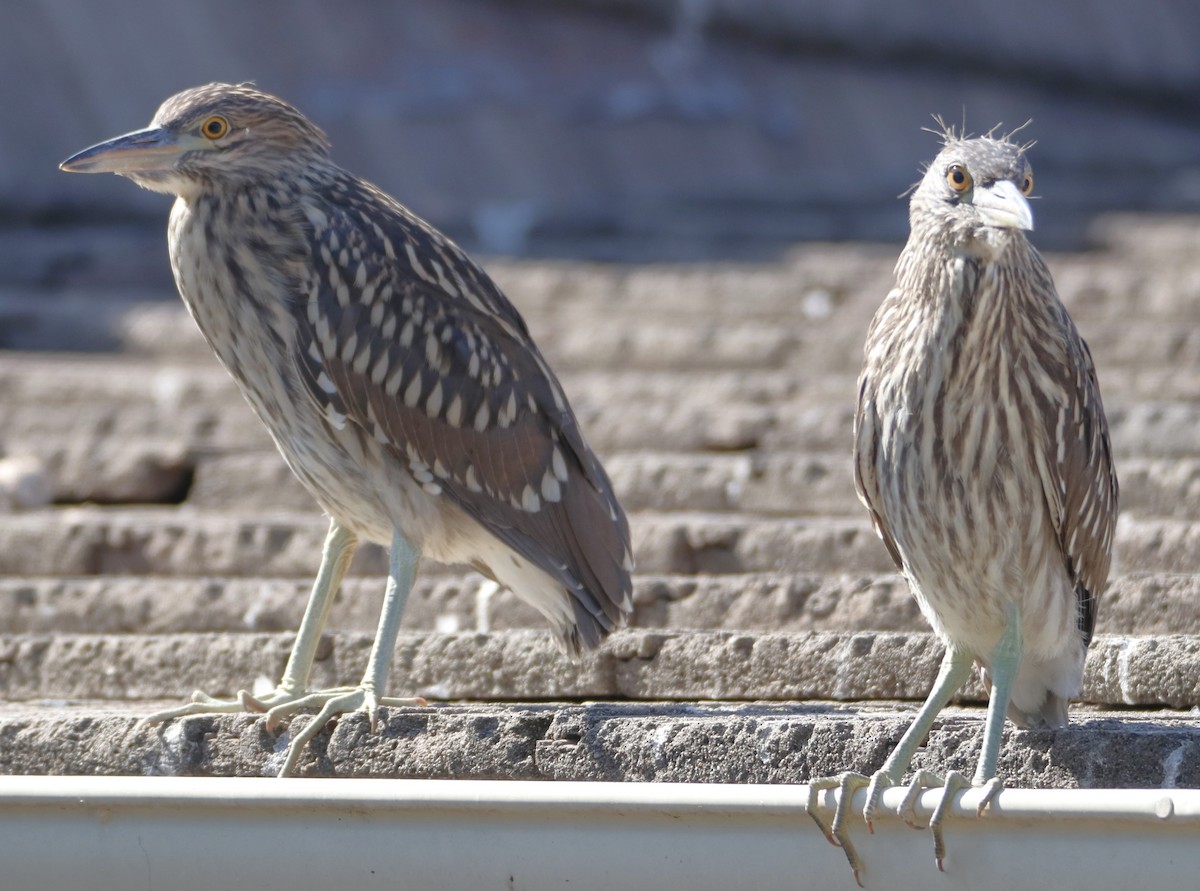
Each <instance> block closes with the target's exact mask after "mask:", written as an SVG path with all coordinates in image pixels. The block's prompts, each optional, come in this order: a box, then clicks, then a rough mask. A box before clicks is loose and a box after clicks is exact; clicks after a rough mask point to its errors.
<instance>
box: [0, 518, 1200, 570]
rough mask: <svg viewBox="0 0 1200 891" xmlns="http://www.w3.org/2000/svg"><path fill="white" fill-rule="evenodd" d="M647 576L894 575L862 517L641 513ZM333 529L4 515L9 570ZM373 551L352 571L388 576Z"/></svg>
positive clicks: (200, 550) (251, 565)
mask: <svg viewBox="0 0 1200 891" xmlns="http://www.w3.org/2000/svg"><path fill="white" fill-rule="evenodd" d="M630 525H631V527H632V531H633V543H634V555H635V558H636V560H637V565H638V569H639V571H640V572H643V573H655V574H671V573H687V574H696V573H717V574H727V573H748V572H780V573H797V572H815V573H839V572H846V571H852V572H867V573H884V572H889V571H891V570H893V569H894V566H893V564H892V562H891V559H890V558H889V557H888V555H887V552H886V550H885V549H884V548H883V546H882V545H881V544H880V542H879V539H878V536H876V534H875V532H874V531H873V530H872V529H871V526H870V523H869V522H868V521H867V520H866V519H865V518H864V517H858V518H854V519H849V518H846V519H839V518H827V519H816V518H811V519H808V518H799V519H790V518H778V517H756V516H753V515H748V514H723V513H695V514H689V513H683V512H678V511H676V512H672V513H666V514H659V513H653V514H650V513H642V514H634V515H632V516H631V518H630ZM327 527H328V522H327V520H325V519H324V518H322V517H321V516H320V515H319V513H317V512H315V511H314V512H312V513H308V514H295V513H267V514H261V515H257V514H256V515H252V516H250V515H241V516H237V515H235V516H234V517H227V516H224V515H222V514H217V513H210V512H203V511H191V510H187V509H185V510H177V509H166V508H136V509H135V508H121V509H115V508H113V509H105V508H96V507H72V508H67V509H55V510H42V511H32V512H28V513H22V514H9V515H0V540H2V541H4V542H5V543H6V546H5V548H4V549H0V573H3V574H8V575H89V574H98V573H99V574H146V575H165V576H189V575H196V574H199V573H204V574H212V575H235V576H249V575H253V576H261V575H264V574H265V575H280V576H287V575H298V576H303V577H309V576H310V575H311V574H312V573H314V572H315V571H316V564H317V561H318V558H319V555H320V548H321V543H322V541H323V540H324V535H325V532H326V530H327ZM1115 547H1116V552H1117V569H1118V571H1121V572H1135V571H1136V572H1171V573H1181V572H1196V571H1200V522H1197V521H1193V520H1190V519H1189V520H1173V519H1157V518H1154V519H1145V520H1139V519H1135V518H1132V517H1122V518H1121V521H1120V523H1119V524H1118V527H1117V540H1116V545H1115ZM385 566H386V561H385V559H384V557H383V553H382V550H381V549H380V548H378V547H376V546H373V545H364V546H363V547H361V548H360V554H359V556H358V557H356V560H355V563H354V567H353V568H352V572H355V573H371V574H373V575H382V574H383V573H384V572H385V571H386V570H385Z"/></svg>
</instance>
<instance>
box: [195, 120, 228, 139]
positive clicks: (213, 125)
mask: <svg viewBox="0 0 1200 891" xmlns="http://www.w3.org/2000/svg"><path fill="white" fill-rule="evenodd" d="M200 132H201V133H203V134H204V135H205V136H207V137H208V138H209V139H220V138H221V137H222V136H224V135H225V134H226V133H228V132H229V121H227V120H225V119H224V118H223V117H221V116H220V115H219V114H215V115H213V116H212V117H211V118H209V119H208V120H207V121H205V122H204V123H203V124H201V125H200Z"/></svg>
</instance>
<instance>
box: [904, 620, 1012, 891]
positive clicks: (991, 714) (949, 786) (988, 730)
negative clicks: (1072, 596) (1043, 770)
mask: <svg viewBox="0 0 1200 891" xmlns="http://www.w3.org/2000/svg"><path fill="white" fill-rule="evenodd" d="M1023 648H1024V643H1023V641H1022V638H1021V611H1020V608H1019V607H1018V606H1017V604H1016V603H1012V604H1010V605H1009V608H1008V614H1007V616H1006V623H1005V627H1004V633H1003V634H1002V635H1001V636H1000V640H999V642H998V643H997V644H996V648H995V649H994V650H993V651H992V659H991V666H990V672H989V673H990V674H991V676H992V689H991V694H990V696H989V698H988V711H987V722H986V723H985V724H984V727H983V751H982V752H980V755H979V765H978V767H977V768H976V770H975V780H974V782H973V783H972V782H970V781H968V780H967V778H966V777H965V776H963V775H962V774H961V773H959V772H958V771H956V770H952V771H950V772H949V773H948V774H946V779H945V781H944V782H943V783H942V786H943V789H942V797H941V800H940V801H938V804H937V807H936V808H934V810H933V816H931V817H930V818H929V831H930V832H932V833H933V857H934V860H935V861H936V862H937V868H938V869H943V862H944V861H945V858H946V840H945V837H944V835H943V830H942V824H943V821H944V820H945V819H946V814H947V813H949V811H950V805H951V804H953V802H954V798H955V796H956V795H957V794H958V793H959V792H961V791H962V790H963V789H969V788H971V787H972V786H983V787H984V788H985V792H984V794H983V798H982V799H981V800H980V802H979V811H978V813H979V815H980V816H982V815H983V811H984V808H986V807H987V806H988V805H989V804H991V801H992V799H993V798H995V797H996V793H997V792H999V791H1000V788H1001V787H1002V786H1003V785H1004V784H1003V782H1002V781H1001V780H1000V779H998V778H997V777H996V763H997V762H998V761H999V758H1000V740H1001V736H1002V734H1003V732H1004V718H1005V715H1006V714H1007V713H1008V703H1009V700H1010V699H1011V698H1012V685H1013V681H1014V680H1015V679H1016V676H1017V669H1018V668H1019V667H1020V665H1021V652H1022V650H1023ZM913 782H914V784H915V783H916V780H914V781H913ZM915 800H916V796H912V802H914V803H915ZM906 801H907V800H906Z"/></svg>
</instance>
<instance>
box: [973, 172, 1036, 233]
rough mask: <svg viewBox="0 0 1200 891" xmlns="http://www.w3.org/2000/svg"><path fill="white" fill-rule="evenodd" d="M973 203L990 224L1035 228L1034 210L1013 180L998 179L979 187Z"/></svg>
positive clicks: (997, 226) (999, 226) (1016, 227)
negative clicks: (988, 184)
mask: <svg viewBox="0 0 1200 891" xmlns="http://www.w3.org/2000/svg"><path fill="white" fill-rule="evenodd" d="M973 203H974V205H975V206H976V207H977V208H979V215H980V216H981V217H983V221H984V222H985V223H987V224H988V225H989V226H995V227H996V228H997V229H1025V230H1029V229H1032V228H1033V210H1032V208H1030V206H1029V202H1028V201H1026V200H1025V196H1024V195H1022V194H1021V190H1020V189H1018V188H1017V187H1016V185H1015V184H1014V183H1013V182H1012V181H1011V180H1007V179H998V180H996V181H995V182H994V183H992V184H991V185H990V186H983V187H981V188H977V189H976V190H975V196H974V198H973Z"/></svg>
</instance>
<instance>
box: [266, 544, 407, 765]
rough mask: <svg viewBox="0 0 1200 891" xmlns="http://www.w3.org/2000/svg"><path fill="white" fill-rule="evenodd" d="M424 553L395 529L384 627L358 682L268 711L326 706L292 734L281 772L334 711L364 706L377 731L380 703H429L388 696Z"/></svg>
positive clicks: (272, 714)
mask: <svg viewBox="0 0 1200 891" xmlns="http://www.w3.org/2000/svg"><path fill="white" fill-rule="evenodd" d="M420 558H421V555H420V554H419V553H417V551H416V550H415V549H414V548H413V547H412V546H411V545H410V544H409V543H408V541H406V540H405V538H404V536H402V535H401V534H400V532H399V531H398V530H397V531H395V532H393V533H392V552H391V556H390V558H389V564H388V583H387V590H386V591H385V593H384V597H383V609H382V610H381V611H380V614H379V627H378V629H377V630H376V632H375V642H374V643H373V644H372V646H371V655H370V656H369V657H368V659H367V670H366V672H365V673H364V674H363V679H362V681H361V682H360V683H359V685H358V686H357V687H342V688H337V689H333V690H321V691H319V692H316V693H310V694H308V695H307V696H304V697H303V698H301V699H298V700H296V701H295V702H291V703H287V704H285V705H283V706H278V707H276V708H274V709H272V710H271V711H269V712H267V722H268V724H270V723H272V722H273V721H277V720H278V717H277V716H276V714H275V713H276V712H277V711H281V710H286V712H288V713H291V712H292V711H295V710H296V709H299V708H314V707H319V708H320V709H321V710H320V712H318V713H317V716H316V717H315V718H313V719H312V720H311V721H309V722H308V724H306V725H305V726H304V728H303V729H302V730H300V731H299V732H298V733H297V734H296V735H295V737H293V739H292V741H291V743H290V744H289V745H288V753H287V759H286V760H285V761H284V763H283V767H282V768H280V770H279V776H281V777H282V776H287V775H288V774H290V773H291V772H292V769H293V768H294V767H295V766H296V762H297V760H299V758H300V753H301V752H302V751H303V750H304V747H305V746H306V745H308V743H309V741H311V740H312V738H313V737H314V736H316V735H317V734H318V733H319V732H320V731H321V728H322V727H324V726H325V725H326V724H327V723H328V722H329V720H330V719H331V718H332V717H333V716H334V715H339V714H345V713H346V712H353V711H357V710H359V709H365V710H366V712H367V716H368V718H369V719H370V721H371V729H372V730H374V729H375V722H376V710H377V709H378V707H379V706H380V705H413V704H423V703H424V701H425V700H423V699H420V698H412V699H397V698H388V697H384V696H383V693H384V691H385V690H386V689H387V682H388V674H389V673H390V671H391V667H392V652H393V650H395V648H396V636H397V635H398V634H399V632H400V620H401V618H403V616H404V607H405V604H406V603H407V602H408V594H409V591H410V590H412V584H413V579H415V578H416V574H417V564H418V563H419V562H420Z"/></svg>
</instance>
